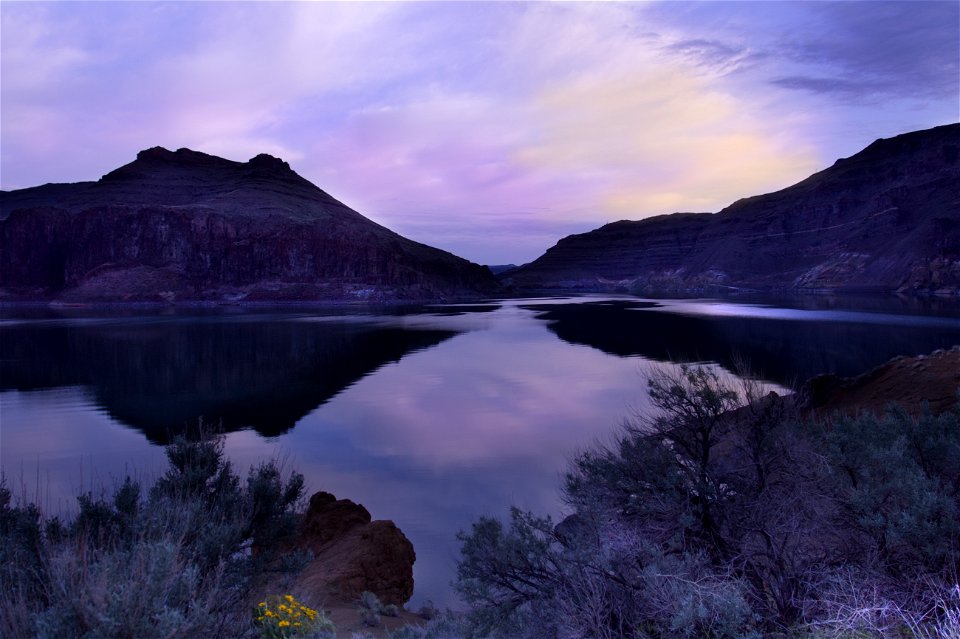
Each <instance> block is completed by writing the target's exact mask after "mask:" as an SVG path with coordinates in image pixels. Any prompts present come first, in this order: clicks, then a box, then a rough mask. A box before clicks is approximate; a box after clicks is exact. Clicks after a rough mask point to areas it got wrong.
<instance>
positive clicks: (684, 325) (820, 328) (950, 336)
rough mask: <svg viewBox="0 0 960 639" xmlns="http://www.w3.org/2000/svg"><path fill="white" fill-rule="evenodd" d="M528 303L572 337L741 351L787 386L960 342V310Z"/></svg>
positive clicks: (646, 346)
mask: <svg viewBox="0 0 960 639" xmlns="http://www.w3.org/2000/svg"><path fill="white" fill-rule="evenodd" d="M525 308H527V309H530V310H533V311H536V312H537V313H538V317H539V318H540V319H542V320H545V321H547V322H549V328H550V330H551V331H553V332H554V333H555V334H556V335H557V337H559V338H560V339H562V340H564V341H566V342H568V343H570V344H584V345H587V346H591V347H593V348H596V349H599V350H601V351H603V352H605V353H609V354H611V355H617V356H621V357H622V356H631V355H640V356H643V357H646V358H650V359H656V360H659V361H664V362H668V361H671V362H684V361H686V362H692V361H710V362H718V363H720V364H721V365H722V366H723V367H725V368H727V369H729V370H733V369H734V368H735V367H736V364H737V360H738V359H742V360H743V361H744V362H745V363H746V364H747V365H748V366H749V368H750V370H751V371H753V372H754V373H756V374H758V375H759V376H760V377H761V378H763V379H766V380H770V381H773V382H776V383H778V384H784V385H787V386H793V385H796V384H797V383H802V382H803V381H805V380H806V379H808V378H810V377H812V376H814V375H817V374H820V373H836V374H839V375H843V376H851V375H858V374H860V373H862V372H864V371H866V370H868V369H870V368H872V367H874V366H877V365H879V364H881V363H883V362H885V361H887V360H888V359H890V358H892V357H896V356H898V355H918V354H922V353H929V352H931V351H934V350H936V349H938V348H949V347H951V346H953V345H954V344H960V318H958V315H953V316H950V315H934V316H931V315H914V316H911V315H903V314H889V313H876V312H865V311H860V310H853V309H832V310H821V309H816V310H797V309H784V308H780V307H767V306H750V305H739V304H731V303H729V302H715V301H672V302H650V301H635V300H624V299H621V300H602V301H586V302H584V303H581V304H564V305H557V304H551V305H543V304H528V305H526V306H525Z"/></svg>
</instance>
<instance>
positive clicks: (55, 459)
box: [0, 297, 960, 607]
mask: <svg viewBox="0 0 960 639" xmlns="http://www.w3.org/2000/svg"><path fill="white" fill-rule="evenodd" d="M810 299H811V300H815V302H816V303H814V302H812V301H804V304H805V305H800V307H799V308H797V307H796V306H793V307H790V306H787V305H780V306H777V305H769V304H768V305H758V304H753V305H744V304H737V303H730V302H718V301H711V300H698V301H677V300H658V301H645V300H638V299H635V298H623V297H619V298H618V297H582V298H553V299H543V298H541V299H525V300H501V301H498V302H496V303H488V304H469V305H435V306H427V307H418V308H402V309H399V308H392V309H367V310H360V309H356V310H353V311H350V312H347V311H342V310H341V311H334V310H331V309H326V310H324V309H312V310H297V309H283V310H277V309H273V310H270V311H263V310H260V311H253V310H250V309H235V310H233V311H229V310H219V311H201V310H197V309H194V310H189V309H188V310H176V311H172V312H169V313H158V312H152V313H151V312H147V311H145V310H143V309H140V310H137V309H127V310H124V311H121V310H112V311H102V312H99V313H95V314H93V313H90V312H87V311H85V310H77V311H50V310H44V311H36V310H34V311H30V310H24V309H10V308H7V309H0V318H2V319H0V410H2V432H0V436H2V446H0V468H2V470H3V471H4V473H6V475H7V476H8V477H10V478H11V479H12V480H13V481H14V482H16V483H17V485H22V486H25V487H26V488H25V492H26V493H27V494H30V493H31V492H33V493H37V494H39V493H42V498H43V502H44V504H45V505H46V506H47V511H48V512H55V511H56V509H57V508H63V509H65V510H66V509H69V508H70V507H71V506H72V507H74V508H75V499H74V497H75V496H76V495H77V494H78V493H80V492H82V491H86V490H96V489H97V481H102V483H103V484H106V485H109V484H110V483H111V482H113V481H117V480H122V478H123V476H124V475H126V474H128V473H133V474H135V475H137V476H139V477H144V478H146V479H147V480H149V478H150V477H155V476H157V474H159V473H160V472H162V469H163V453H162V450H161V449H160V448H159V447H158V446H157V445H156V444H158V443H163V442H165V441H168V440H169V437H170V435H171V434H175V433H177V432H183V431H184V429H186V428H187V427H189V426H191V425H193V424H195V423H196V420H197V419H198V418H199V417H201V416H202V417H203V418H204V420H205V422H207V423H210V424H212V425H214V426H215V427H216V426H221V427H222V428H223V429H224V430H225V431H226V432H227V435H226V437H225V451H226V453H227V455H228V456H229V457H230V459H231V460H232V461H233V462H234V464H235V466H236V468H238V469H240V470H241V472H242V471H243V470H244V469H246V468H247V467H248V466H250V465H254V464H257V463H260V462H261V461H263V460H264V459H268V458H271V457H274V456H280V457H281V458H283V459H286V460H287V461H288V462H289V465H288V466H287V467H288V468H291V469H296V470H298V471H299V472H302V473H303V474H304V476H305V478H306V484H307V486H308V487H309V488H310V490H327V491H330V492H333V493H334V494H336V495H338V496H340V497H344V498H349V499H352V500H354V501H357V502H360V503H362V504H364V505H365V506H366V507H367V508H368V510H369V511H370V512H371V513H372V514H373V516H374V517H376V518H383V519H392V520H394V521H395V522H396V524H397V525H398V526H399V527H400V528H401V529H402V530H403V531H404V533H405V534H406V535H407V536H408V537H409V538H410V540H411V541H412V542H413V544H414V547H415V548H416V551H417V562H416V564H415V566H414V577H415V580H416V591H415V593H414V600H413V602H412V603H413V606H414V607H417V606H419V604H420V603H422V601H423V600H424V599H426V598H430V599H433V600H434V601H435V602H437V603H438V604H439V605H440V606H445V605H456V601H455V597H454V596H453V595H452V593H451V592H450V588H449V584H450V581H451V580H452V579H453V576H454V569H455V561H456V556H457V552H458V543H457V540H456V537H455V535H456V532H457V531H458V530H462V529H466V528H468V527H469V526H470V524H471V522H473V521H475V520H476V518H477V517H479V516H481V515H490V514H492V515H498V516H503V515H506V513H507V509H508V507H509V506H510V505H511V504H516V505H517V506H519V507H521V508H524V509H529V510H532V511H534V512H538V513H550V514H552V515H554V516H558V515H561V514H562V512H563V504H562V502H561V500H560V497H559V494H558V487H559V485H560V483H561V477H562V472H563V470H564V468H565V466H566V463H567V461H566V460H567V459H569V458H570V457H571V456H572V455H575V454H576V453H577V452H578V451H580V450H583V448H585V447H588V446H591V445H593V444H594V443H596V442H598V441H600V442H609V441H610V440H611V437H612V435H613V433H615V432H616V429H617V426H618V424H620V423H621V422H622V421H623V419H624V418H629V417H631V416H634V415H639V416H640V417H641V418H642V417H643V416H649V414H650V411H651V408H650V403H649V398H648V397H647V395H646V390H645V375H646V374H648V373H649V372H650V371H651V370H653V369H660V368H663V367H666V368H669V367H671V366H673V365H674V362H684V361H702V362H710V363H718V364H719V365H720V366H722V367H724V368H726V369H728V370H730V369H732V368H733V366H734V361H735V358H736V356H738V355H739V356H741V357H742V358H743V359H744V360H746V361H747V362H748V364H750V366H751V367H752V369H753V370H754V371H756V372H757V373H759V374H760V376H761V378H762V379H763V380H765V381H766V385H767V388H769V389H773V390H778V391H783V390H784V389H783V388H782V386H783V385H790V384H792V383H793V382H794V381H802V380H803V379H805V378H806V377H809V376H811V375H814V374H817V373H820V372H828V371H829V372H836V373H840V374H843V375H853V374H857V373H860V372H862V371H864V370H866V369H868V368H870V367H872V366H875V365H877V364H880V363H881V362H883V361H885V360H886V359H888V358H889V357H892V356H895V355H910V354H917V353H924V352H929V351H932V350H935V349H937V348H947V347H950V346H952V345H954V344H960V313H957V312H956V306H955V305H954V306H950V304H949V302H943V303H938V305H939V307H938V308H933V309H930V308H927V307H924V306H922V305H921V306H920V307H907V308H903V307H900V306H898V302H897V301H896V300H893V301H891V300H885V301H878V302H870V303H869V305H868V306H867V307H866V308H863V307H861V306H857V305H855V304H852V303H851V305H850V307H849V308H844V307H843V306H842V305H838V306H829V305H828V306H823V305H822V304H825V302H824V301H823V300H822V298H810ZM722 374H725V373H722Z"/></svg>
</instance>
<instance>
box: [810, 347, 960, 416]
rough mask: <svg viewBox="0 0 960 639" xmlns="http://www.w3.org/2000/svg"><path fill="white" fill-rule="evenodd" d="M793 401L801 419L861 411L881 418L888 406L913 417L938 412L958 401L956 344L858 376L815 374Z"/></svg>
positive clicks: (959, 361)
mask: <svg viewBox="0 0 960 639" xmlns="http://www.w3.org/2000/svg"><path fill="white" fill-rule="evenodd" d="M794 399H795V402H796V405H797V407H798V408H799V409H800V412H801V414H802V415H805V416H828V415H830V414H831V413H833V412H841V413H859V412H864V411H868V412H872V413H874V414H877V415H880V414H882V413H883V411H884V410H886V408H887V406H888V405H889V404H890V403H891V402H895V403H896V404H897V405H899V406H900V407H901V408H903V409H904V410H906V411H907V412H908V413H910V414H912V415H917V414H919V413H920V412H921V411H922V410H923V408H924V406H926V407H927V408H928V409H929V410H930V411H931V412H932V413H933V414H939V413H942V412H944V411H946V410H948V409H951V408H953V407H954V406H956V405H957V403H958V402H960V346H955V347H953V348H951V349H950V350H938V351H934V352H933V353H931V354H930V355H918V356H916V357H895V358H893V359H891V360H890V361H888V362H886V363H884V364H881V365H880V366H877V367H875V368H872V369H871V370H869V371H867V372H865V373H863V374H862V375H858V376H856V377H838V376H836V375H818V376H816V377H814V378H812V379H810V380H808V381H807V382H806V383H805V384H804V385H803V386H802V387H801V388H800V390H799V391H798V392H797V394H796V395H795V397H794Z"/></svg>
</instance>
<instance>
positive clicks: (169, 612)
mask: <svg viewBox="0 0 960 639" xmlns="http://www.w3.org/2000/svg"><path fill="white" fill-rule="evenodd" d="M167 458H168V461H169V468H168V470H167V471H166V473H165V474H164V475H163V476H162V477H161V478H160V479H159V480H158V481H157V482H156V483H155V484H154V486H153V487H152V488H151V489H150V490H149V492H148V493H147V495H146V497H144V495H143V492H142V490H141V487H140V485H139V484H138V483H137V482H135V481H133V480H132V479H130V478H129V477H128V478H126V479H125V480H124V482H123V483H122V484H121V485H120V486H118V487H117V488H116V489H115V490H114V491H113V493H112V495H110V496H109V498H108V497H106V496H99V497H95V496H94V495H93V494H92V493H87V494H84V495H81V496H80V497H78V500H77V501H78V505H79V512H78V514H77V516H76V517H75V518H74V519H73V521H71V522H68V523H67V524H64V523H61V522H60V520H58V519H51V520H49V521H47V522H46V525H45V526H44V525H43V524H44V522H43V518H42V517H41V516H40V513H39V511H38V510H37V508H36V507H35V506H34V505H27V506H13V505H12V503H11V498H10V493H9V491H8V490H7V489H6V487H5V486H3V485H0V535H2V539H0V542H2V543H0V559H2V560H3V561H2V562H0V571H2V576H3V579H2V582H0V590H2V592H0V595H2V601H0V635H3V636H11V637H14V636H36V637H57V638H64V639H69V638H82V639H93V638H95V637H143V638H148V637H198V636H202V637H211V638H215V637H236V636H240V635H242V634H243V633H244V630H239V631H238V630H237V629H238V628H240V629H244V628H246V629H249V628H250V626H249V620H248V618H246V617H245V616H244V615H243V614H242V612H241V610H242V608H243V606H242V602H243V601H244V599H245V598H246V597H247V596H248V593H249V589H250V586H251V584H252V583H253V580H254V579H255V577H256V576H257V575H258V574H259V573H260V572H261V571H262V570H263V569H264V567H265V566H267V565H268V564H270V563H271V562H272V560H273V557H274V555H275V553H276V551H277V549H278V547H279V546H280V545H281V544H282V542H283V540H284V539H285V538H286V537H287V536H288V535H290V534H292V532H293V529H294V524H295V512H294V511H295V508H296V506H297V504H298V503H299V501H300V499H301V496H302V493H303V478H302V476H300V475H298V474H293V475H291V476H290V477H288V478H286V480H284V478H283V477H282V473H281V472H280V470H279V469H278V467H277V466H276V465H275V464H273V463H267V464H262V465H260V466H259V467H257V468H253V469H251V470H250V473H249V475H248V477H247V481H246V484H245V485H244V484H242V483H241V481H240V479H239V477H237V476H236V474H235V473H234V472H233V469H232V467H231V465H230V462H229V461H227V460H226V459H225V458H224V455H223V446H222V441H221V440H219V439H207V440H202V441H199V442H190V441H186V440H178V441H176V442H175V443H174V444H172V445H171V446H170V447H168V449H167ZM23 611H28V612H23Z"/></svg>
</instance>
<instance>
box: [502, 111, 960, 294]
mask: <svg viewBox="0 0 960 639" xmlns="http://www.w3.org/2000/svg"><path fill="white" fill-rule="evenodd" d="M502 279H503V281H504V283H505V284H508V285H512V286H513V287H514V288H516V289H519V290H524V289H526V290H531V289H583V290H596V291H610V290H623V291H631V292H638V293H677V292H720V291H730V290H738V289H744V288H746V289H759V290H771V289H791V290H863V291H867V290H870V291H892V290H899V291H912V292H938V293H941V294H957V293H958V291H960V124H951V125H947V126H941V127H936V128H933V129H929V130H925V131H917V132H914V133H907V134H905V135H900V136H897V137H895V138H891V139H883V140H877V141H876V142H874V143H873V144H871V145H870V146H868V147H867V148H866V149H864V150H863V151H861V152H860V153H857V154H856V155H854V156H852V157H850V158H846V159H842V160H838V161H837V162H836V163H835V164H834V165H833V166H832V167H830V168H828V169H826V170H824V171H821V172H819V173H816V174H814V175H812V176H810V177H809V178H807V179H806V180H804V181H802V182H800V183H799V184H796V185H794V186H791V187H789V188H786V189H784V190H782V191H778V192H776V193H770V194H768V195H761V196H757V197H751V198H747V199H743V200H739V201H737V202H735V203H734V204H732V205H730V206H729V207H727V208H725V209H723V210H722V211H720V212H719V213H716V214H710V213H677V214H673V215H662V216H659V217H653V218H649V219H645V220H640V221H621V222H614V223H612V224H607V225H606V226H603V227H601V228H599V229H596V230H594V231H590V232H589V233H583V234H580V235H571V236H569V237H566V238H564V239H562V240H560V241H559V242H558V243H557V244H556V246H554V247H553V248H551V249H550V250H548V251H547V252H546V253H545V254H544V255H543V256H541V257H540V258H538V259H537V260H535V261H534V262H532V263H530V264H528V265H526V266H523V267H521V268H520V269H518V270H516V271H513V272H510V273H508V274H506V275H505V276H504V277H503V278H502Z"/></svg>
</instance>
